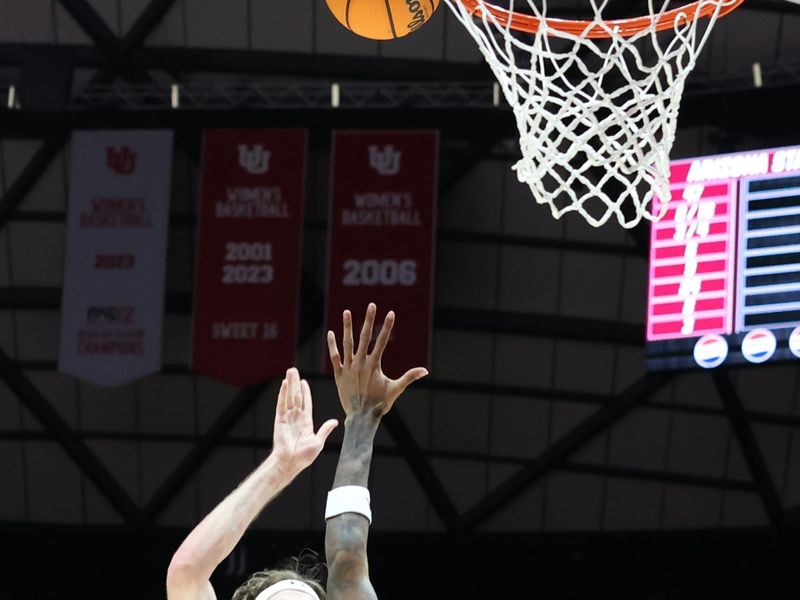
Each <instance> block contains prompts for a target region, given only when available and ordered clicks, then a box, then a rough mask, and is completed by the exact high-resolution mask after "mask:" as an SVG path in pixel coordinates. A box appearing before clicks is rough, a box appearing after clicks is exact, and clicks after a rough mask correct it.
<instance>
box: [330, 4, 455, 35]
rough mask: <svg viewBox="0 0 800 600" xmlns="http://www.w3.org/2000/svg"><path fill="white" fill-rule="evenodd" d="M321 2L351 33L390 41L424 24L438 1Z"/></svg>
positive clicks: (437, 5)
mask: <svg viewBox="0 0 800 600" xmlns="http://www.w3.org/2000/svg"><path fill="white" fill-rule="evenodd" d="M325 1H326V2H327V4H328V8H329V9H330V10H331V12H332V13H333V16H334V17H336V19H337V20H338V21H339V22H340V23H341V24H342V25H344V26H345V27H346V28H347V29H349V30H350V31H352V32H353V33H355V34H357V35H360V36H361V37H365V38H368V39H371V40H393V39H397V38H401V37H404V36H407V35H408V34H410V33H414V32H415V31H417V30H418V29H419V28H420V27H422V26H423V25H424V24H425V23H427V22H428V20H429V19H430V18H431V17H432V16H433V13H434V12H436V9H437V8H438V7H439V1H440V0H325Z"/></svg>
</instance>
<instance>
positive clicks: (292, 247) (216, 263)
mask: <svg viewBox="0 0 800 600" xmlns="http://www.w3.org/2000/svg"><path fill="white" fill-rule="evenodd" d="M306 139H307V132H306V131H305V130H289V129H287V130H282V129H275V130H271V129H243V130H238V129H216V130H208V131H205V132H204V137H203V167H202V183H201V190H200V196H201V198H200V202H201V206H200V215H199V222H198V240H197V266H196V273H197V275H196V280H195V293H194V332H193V338H194V339H193V356H192V364H193V368H194V369H195V370H196V371H198V372H200V373H205V374H207V375H209V376H211V377H214V378H216V379H219V380H221V381H224V382H226V383H229V384H231V385H234V386H237V387H243V386H247V385H251V384H254V383H257V382H259V381H263V380H265V379H269V378H271V377H275V376H276V375H279V374H281V373H283V372H284V371H285V370H286V369H287V368H288V367H289V366H291V365H292V364H293V363H294V356H295V349H296V343H297V339H296V338H297V318H298V301H299V297H298V293H299V289H298V288H299V281H300V243H301V237H302V223H303V201H304V182H305V163H306Z"/></svg>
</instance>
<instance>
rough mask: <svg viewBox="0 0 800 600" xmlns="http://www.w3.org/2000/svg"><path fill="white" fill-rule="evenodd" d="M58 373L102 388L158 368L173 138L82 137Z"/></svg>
mask: <svg viewBox="0 0 800 600" xmlns="http://www.w3.org/2000/svg"><path fill="white" fill-rule="evenodd" d="M70 160H71V167H70V179H69V202H68V211H67V246H66V255H65V269H64V286H63V297H62V306H61V341H60V349H59V365H58V368H59V370H60V371H61V372H63V373H66V374H69V375H73V376H75V377H78V378H81V379H83V380H85V381H88V382H90V383H93V384H96V385H101V386H116V385H123V384H126V383H130V382H132V381H135V380H137V379H140V378H142V377H145V376H147V375H150V374H152V373H155V372H157V371H159V370H160V368H161V336H162V323H163V313H164V285H165V281H164V279H165V268H166V249H167V231H168V225H169V204H170V202H169V197H170V174H171V170H172V132H171V131H161V130H156V131H144V130H137V131H112V130H106V131H76V132H75V133H74V134H73V136H72V143H71V152H70Z"/></svg>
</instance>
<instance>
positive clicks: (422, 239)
mask: <svg viewBox="0 0 800 600" xmlns="http://www.w3.org/2000/svg"><path fill="white" fill-rule="evenodd" d="M438 153H439V135H438V132H437V131H431V130H404V131H391V130H389V131H352V130H339V131H335V132H334V137H333V152H332V177H331V203H330V218H329V240H328V244H329V247H328V267H327V268H328V271H327V277H328V280H327V290H326V326H327V329H330V330H333V331H334V332H335V333H336V334H337V339H339V340H341V325H342V312H343V311H344V309H350V311H351V313H352V316H353V327H354V335H355V337H356V339H358V333H359V331H360V327H361V324H362V323H363V316H364V313H365V310H366V307H367V305H368V303H369V302H374V303H375V304H376V305H377V307H378V316H377V319H376V326H375V327H374V331H373V336H376V335H377V333H378V331H379V330H380V325H381V323H382V321H383V317H384V316H385V314H386V313H387V312H388V311H389V310H394V311H395V314H396V326H395V328H394V330H393V332H392V337H391V341H390V343H389V346H388V348H387V350H386V352H385V353H384V358H383V363H382V366H383V368H384V371H385V372H386V374H387V375H388V376H390V377H398V376H399V375H401V374H402V373H403V372H405V370H406V369H408V368H411V367H418V366H424V367H426V366H428V365H429V362H430V345H431V342H430V338H431V320H432V311H433V306H432V305H433V265H434V239H435V229H436V203H437V195H438V194H437V188H438V185H437V184H438ZM339 347H340V350H341V341H340V342H339ZM325 368H326V369H328V370H329V368H330V367H329V364H328V363H326V365H325Z"/></svg>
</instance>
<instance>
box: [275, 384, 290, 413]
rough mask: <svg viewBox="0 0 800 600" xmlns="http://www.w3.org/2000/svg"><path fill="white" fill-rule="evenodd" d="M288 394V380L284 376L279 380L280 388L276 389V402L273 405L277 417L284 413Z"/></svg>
mask: <svg viewBox="0 0 800 600" xmlns="http://www.w3.org/2000/svg"><path fill="white" fill-rule="evenodd" d="M288 396H289V382H288V381H286V378H284V379H283V381H281V389H280V390H279V391H278V403H277V404H276V405H275V416H276V417H279V416H280V415H283V414H285V413H286V410H287V402H288Z"/></svg>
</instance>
